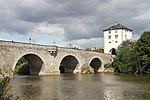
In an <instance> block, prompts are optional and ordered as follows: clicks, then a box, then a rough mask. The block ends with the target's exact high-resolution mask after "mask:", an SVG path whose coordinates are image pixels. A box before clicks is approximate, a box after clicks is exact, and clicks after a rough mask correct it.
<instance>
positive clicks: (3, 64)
mask: <svg viewBox="0 0 150 100" xmlns="http://www.w3.org/2000/svg"><path fill="white" fill-rule="evenodd" d="M21 57H24V58H25V59H26V60H27V61H28V63H29V67H30V74H32V75H34V74H36V75H51V74H60V73H63V70H61V67H62V66H63V65H65V66H66V67H65V72H71V73H81V69H82V67H83V66H84V65H88V66H89V67H92V68H93V69H94V71H95V72H103V71H104V64H106V63H109V62H111V55H107V54H103V53H96V52H89V51H83V50H75V49H71V48H64V47H57V46H50V45H39V44H31V43H21V42H13V41H12V42H11V41H2V40H0V69H1V72H5V73H9V74H11V75H12V74H13V73H14V69H15V66H16V64H17V62H18V61H19V59H20V58H21Z"/></svg>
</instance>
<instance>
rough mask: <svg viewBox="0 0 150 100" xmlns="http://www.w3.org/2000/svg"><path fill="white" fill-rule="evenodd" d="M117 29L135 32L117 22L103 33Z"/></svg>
mask: <svg viewBox="0 0 150 100" xmlns="http://www.w3.org/2000/svg"><path fill="white" fill-rule="evenodd" d="M115 29H126V30H129V31H133V30H132V29H130V28H127V27H125V26H123V25H121V24H119V23H117V22H115V24H114V25H112V26H110V27H109V28H106V29H104V30H103V31H108V30H115Z"/></svg>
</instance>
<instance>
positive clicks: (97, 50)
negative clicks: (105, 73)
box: [85, 48, 104, 53]
mask: <svg viewBox="0 0 150 100" xmlns="http://www.w3.org/2000/svg"><path fill="white" fill-rule="evenodd" d="M85 51H93V52H99V53H104V49H102V48H94V49H91V48H86V49H85Z"/></svg>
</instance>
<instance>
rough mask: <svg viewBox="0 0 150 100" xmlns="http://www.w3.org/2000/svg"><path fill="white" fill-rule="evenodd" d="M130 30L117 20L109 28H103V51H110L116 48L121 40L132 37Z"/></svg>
mask: <svg viewBox="0 0 150 100" xmlns="http://www.w3.org/2000/svg"><path fill="white" fill-rule="evenodd" d="M132 31H133V30H132V29H130V28H127V27H125V26H123V25H121V24H119V23H117V22H115V24H114V25H112V26H110V27H109V28H106V29H104V30H103V33H104V53H110V50H111V49H112V48H114V49H117V47H118V46H119V45H120V44H121V43H122V42H123V41H126V40H128V39H132Z"/></svg>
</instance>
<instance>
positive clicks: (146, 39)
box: [113, 32, 150, 74]
mask: <svg viewBox="0 0 150 100" xmlns="http://www.w3.org/2000/svg"><path fill="white" fill-rule="evenodd" d="M113 67H114V69H115V71H116V72H121V73H131V74H150V32H144V33H143V34H142V35H141V37H140V39H138V40H137V41H136V42H133V41H129V40H128V41H125V42H123V43H122V44H121V45H120V46H119V47H118V50H117V52H116V59H115V60H114V61H113Z"/></svg>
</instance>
